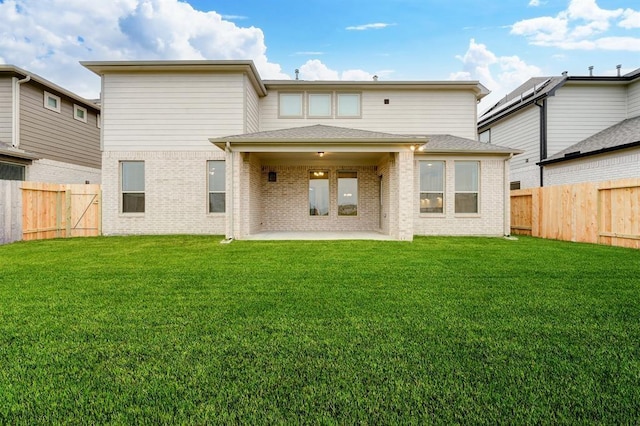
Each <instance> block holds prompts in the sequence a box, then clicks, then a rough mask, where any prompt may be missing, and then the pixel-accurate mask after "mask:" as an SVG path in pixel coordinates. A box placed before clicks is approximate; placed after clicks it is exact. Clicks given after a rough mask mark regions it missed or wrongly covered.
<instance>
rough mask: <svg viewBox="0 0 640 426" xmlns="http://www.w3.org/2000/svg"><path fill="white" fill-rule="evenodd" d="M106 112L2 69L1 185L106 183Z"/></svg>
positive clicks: (6, 67)
mask: <svg viewBox="0 0 640 426" xmlns="http://www.w3.org/2000/svg"><path fill="white" fill-rule="evenodd" d="M99 127H100V107H99V106H97V105H96V104H95V103H94V102H91V101H89V100H87V99H84V98H82V97H80V96H78V95H76V94H74V93H71V92H69V91H67V90H65V89H63V88H61V87H59V86H57V85H55V84H53V83H51V82H50V81H47V80H45V79H44V78H42V77H39V76H37V75H35V74H33V73H31V72H29V71H25V70H23V69H21V68H18V67H15V66H13V65H0V179H6V180H30V181H40V182H49V183H85V182H90V183H100V180H101V170H100V169H101V153H100V128H99Z"/></svg>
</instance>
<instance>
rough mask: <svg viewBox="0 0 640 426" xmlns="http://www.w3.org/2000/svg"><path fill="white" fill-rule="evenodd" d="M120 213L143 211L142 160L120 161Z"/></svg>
mask: <svg viewBox="0 0 640 426" xmlns="http://www.w3.org/2000/svg"><path fill="white" fill-rule="evenodd" d="M120 184H121V193H122V213H144V161H122V162H121V163H120Z"/></svg>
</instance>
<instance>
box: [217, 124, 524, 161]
mask: <svg viewBox="0 0 640 426" xmlns="http://www.w3.org/2000/svg"><path fill="white" fill-rule="evenodd" d="M209 141H210V142H211V143H213V144H214V145H216V146H217V147H219V148H221V149H224V147H225V144H226V143H227V142H229V143H240V144H242V143H249V144H253V143H263V144H269V143H272V144H273V143H278V144H287V143H291V144H300V143H303V144H313V143H317V144H354V143H355V144H358V145H367V144H387V145H401V144H405V145H420V148H419V150H420V152H422V153H463V152H472V153H478V154H519V153H521V152H522V151H519V150H517V149H511V148H505V147H501V146H497V145H491V144H486V143H481V142H478V141H475V140H472V139H465V138H460V137H457V136H452V135H398V134H393V133H384V132H374V131H370V130H360V129H352V128H347V127H336V126H326V125H323V124H316V125H312V126H304V127H294V128H288V129H279V130H270V131H265V132H256V133H245V134H242V135H231V136H225V137H220V138H211V139H209Z"/></svg>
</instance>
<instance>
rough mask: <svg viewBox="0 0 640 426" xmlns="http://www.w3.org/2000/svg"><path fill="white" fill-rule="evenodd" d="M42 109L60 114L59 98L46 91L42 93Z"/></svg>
mask: <svg viewBox="0 0 640 426" xmlns="http://www.w3.org/2000/svg"><path fill="white" fill-rule="evenodd" d="M44 107H45V108H46V109H50V110H51V111H55V112H60V96H56V95H54V94H53V93H49V92H47V91H45V92H44Z"/></svg>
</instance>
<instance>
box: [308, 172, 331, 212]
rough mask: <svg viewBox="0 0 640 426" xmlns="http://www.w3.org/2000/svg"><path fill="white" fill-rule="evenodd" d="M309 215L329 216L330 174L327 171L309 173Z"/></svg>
mask: <svg viewBox="0 0 640 426" xmlns="http://www.w3.org/2000/svg"><path fill="white" fill-rule="evenodd" d="M309 214H310V215H311V216H329V172H328V171H326V170H312V171H310V172H309Z"/></svg>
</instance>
